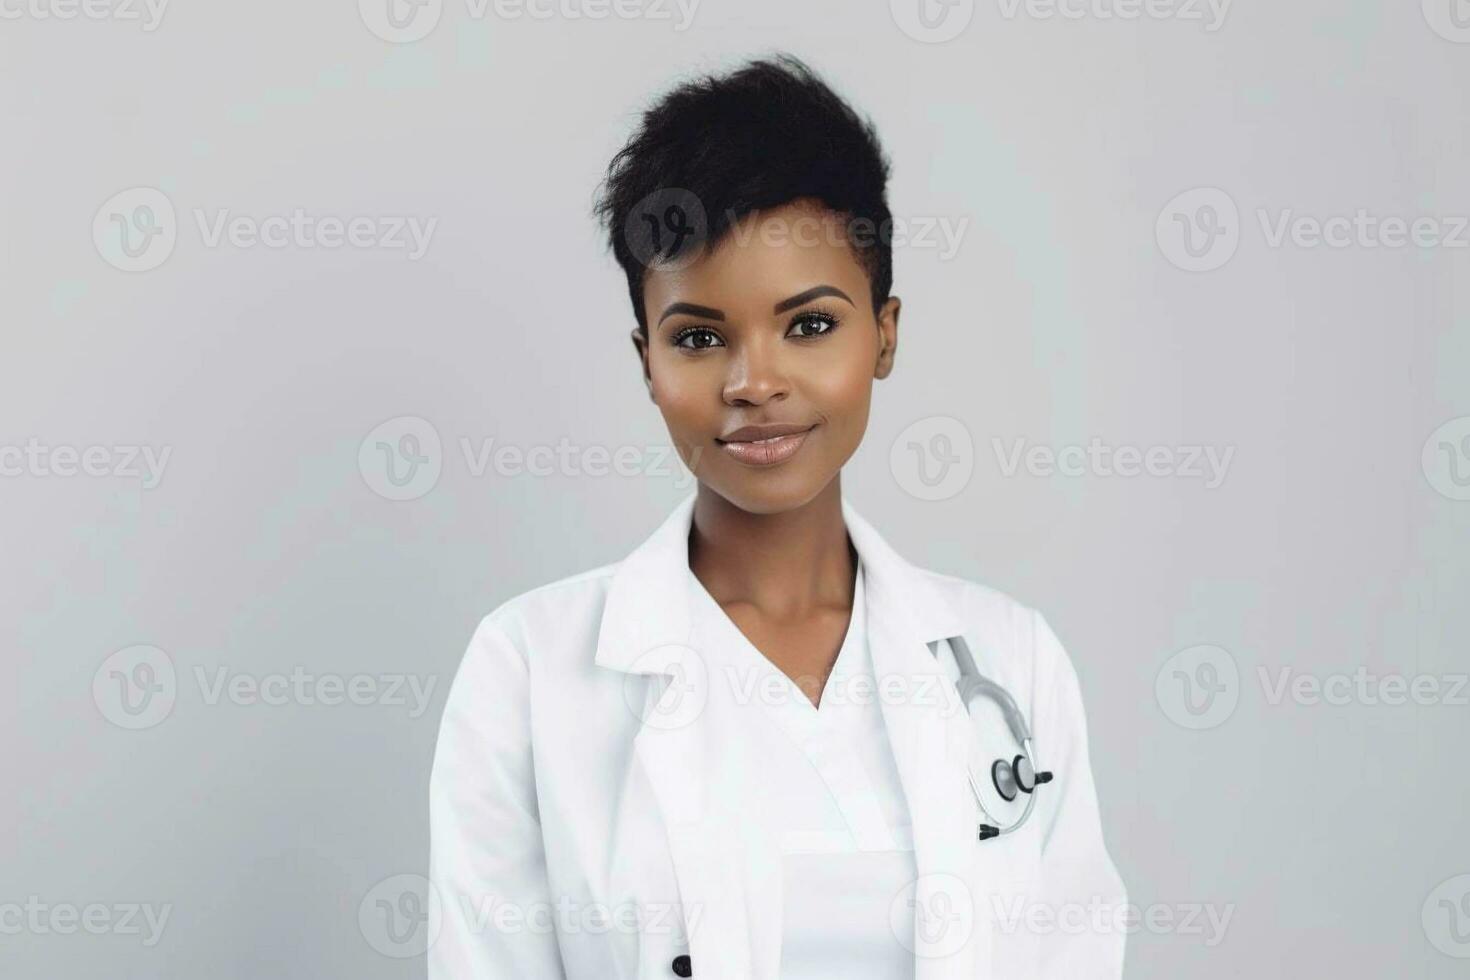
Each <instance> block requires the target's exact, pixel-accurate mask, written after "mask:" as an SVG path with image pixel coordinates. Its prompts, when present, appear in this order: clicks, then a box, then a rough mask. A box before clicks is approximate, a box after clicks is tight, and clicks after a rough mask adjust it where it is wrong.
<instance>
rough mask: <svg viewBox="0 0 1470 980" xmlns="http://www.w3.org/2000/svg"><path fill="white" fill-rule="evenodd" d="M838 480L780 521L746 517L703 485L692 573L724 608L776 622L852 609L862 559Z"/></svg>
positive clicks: (693, 540) (692, 548)
mask: <svg viewBox="0 0 1470 980" xmlns="http://www.w3.org/2000/svg"><path fill="white" fill-rule="evenodd" d="M839 480H840V478H839V477H834V478H833V479H832V481H831V482H830V483H828V484H827V486H825V487H824V488H822V491H821V492H820V493H818V494H817V495H816V496H815V497H813V498H812V499H811V500H809V501H807V502H806V503H805V504H802V505H801V506H800V507H796V508H794V509H792V510H787V511H782V512H780V513H777V514H753V513H751V512H749V511H746V510H741V509H740V508H739V507H736V506H735V505H734V504H732V503H730V501H728V500H726V499H725V498H724V497H721V496H720V495H719V494H717V493H715V492H714V491H713V490H710V489H708V488H706V487H705V486H704V485H703V484H700V486H699V489H698V492H697V494H696V496H695V500H694V519H693V522H692V523H691V526H690V529H689V570H690V571H691V572H693V573H694V576H695V578H697V579H699V581H700V583H701V584H702V585H703V586H704V587H705V590H706V591H708V592H709V594H710V595H711V596H713V597H714V599H715V601H716V602H718V603H720V604H721V605H725V604H727V603H732V602H736V603H748V604H750V605H753V606H755V607H756V608H757V609H759V610H760V611H761V613H763V614H764V615H766V616H768V617H770V618H772V619H776V620H785V619H801V618H803V617H805V616H807V615H809V614H811V613H813V612H815V611H816V610H817V609H818V608H819V607H827V608H831V607H832V606H839V607H845V608H851V606H852V597H853V587H854V582H855V578H856V574H857V552H856V550H855V549H854V548H853V547H852V543H851V541H850V540H849V539H848V536H847V527H846V525H845V524H844V523H843V520H842V488H841V484H840V482H839Z"/></svg>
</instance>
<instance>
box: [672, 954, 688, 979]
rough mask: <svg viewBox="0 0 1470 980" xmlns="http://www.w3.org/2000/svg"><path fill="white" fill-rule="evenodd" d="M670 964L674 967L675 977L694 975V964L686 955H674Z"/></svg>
mask: <svg viewBox="0 0 1470 980" xmlns="http://www.w3.org/2000/svg"><path fill="white" fill-rule="evenodd" d="M670 966H672V967H673V968H674V976H676V977H692V976H694V964H693V963H692V962H691V961H690V959H689V957H687V956H675V957H674V962H673V963H671V964H670Z"/></svg>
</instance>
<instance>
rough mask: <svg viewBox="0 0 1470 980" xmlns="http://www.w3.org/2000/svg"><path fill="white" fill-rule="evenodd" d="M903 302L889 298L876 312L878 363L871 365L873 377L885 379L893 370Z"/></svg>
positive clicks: (894, 297) (895, 297) (892, 297)
mask: <svg viewBox="0 0 1470 980" xmlns="http://www.w3.org/2000/svg"><path fill="white" fill-rule="evenodd" d="M902 306H903V301H902V300H900V299H899V298H898V297H897V296H890V297H888V300H887V301H886V302H885V303H884V304H883V308H882V309H881V310H879V311H878V361H877V363H876V364H874V365H873V377H875V378H886V377H888V374H889V372H891V371H892V370H893V358H894V355H895V354H897V353H898V314H899V312H900V309H901V308H902Z"/></svg>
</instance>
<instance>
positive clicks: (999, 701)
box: [930, 636, 1052, 841]
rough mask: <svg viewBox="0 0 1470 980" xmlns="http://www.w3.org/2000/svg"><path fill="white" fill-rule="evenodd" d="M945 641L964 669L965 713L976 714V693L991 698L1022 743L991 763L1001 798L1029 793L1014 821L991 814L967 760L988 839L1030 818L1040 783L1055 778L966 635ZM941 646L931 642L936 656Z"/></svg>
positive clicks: (1016, 708)
mask: <svg viewBox="0 0 1470 980" xmlns="http://www.w3.org/2000/svg"><path fill="white" fill-rule="evenodd" d="M945 642H947V643H948V644H949V649H950V652H951V653H953V654H954V661H955V666H957V667H958V668H959V671H960V679H959V680H958V681H956V682H955V689H956V690H957V691H958V692H959V695H960V701H961V703H963V704H964V706H965V713H966V714H967V715H968V714H972V712H971V709H970V704H971V702H973V701H974V699H975V698H976V697H987V698H989V699H990V700H991V701H993V702H994V703H995V704H996V706H997V707H999V708H1000V711H1001V714H1003V715H1005V719H1006V725H1007V727H1009V728H1010V730H1011V735H1012V736H1013V737H1014V738H1015V740H1016V744H1018V745H1019V746H1020V747H1021V753H1020V754H1019V755H1016V756H1014V757H1012V758H1010V759H1004V758H1001V759H996V760H995V761H994V762H993V763H992V764H991V766H990V784H991V786H993V787H994V788H995V792H996V793H997V794H998V795H999V796H1000V798H1001V799H1003V800H1005V801H1006V802H1007V803H1012V802H1014V801H1015V800H1016V798H1017V797H1018V796H1021V795H1022V794H1024V795H1025V796H1026V808H1025V809H1024V810H1023V811H1022V812H1021V816H1020V817H1018V818H1017V819H1016V821H1015V822H1014V823H1011V824H1003V823H1002V822H1001V821H999V820H997V819H995V817H993V816H991V814H990V810H989V809H987V808H986V806H985V798H984V794H983V793H981V791H980V786H981V783H980V782H979V781H977V780H976V778H975V770H974V768H973V767H972V766H971V765H970V764H969V762H968V761H967V762H966V763H965V775H966V777H967V778H968V779H969V781H970V790H971V792H973V793H974V794H975V803H976V805H978V806H979V807H980V816H981V821H980V831H979V839H980V840H982V841H984V840H990V839H991V838H993V837H1000V836H1002V835H1003V834H1011V833H1015V832H1016V831H1017V830H1019V829H1020V828H1021V827H1022V825H1024V824H1025V823H1026V821H1027V820H1028V819H1029V818H1030V816H1031V811H1032V810H1034V809H1036V795H1035V793H1036V787H1038V786H1040V785H1042V784H1043V783H1049V782H1051V781H1052V774H1051V773H1049V772H1043V771H1039V770H1038V769H1037V767H1036V742H1035V740H1034V739H1033V738H1032V737H1031V729H1030V727H1029V726H1028V725H1027V724H1026V716H1025V715H1023V714H1022V713H1021V709H1020V707H1019V706H1018V705H1017V704H1016V699H1015V698H1013V697H1011V693H1010V692H1009V691H1007V690H1006V689H1005V688H1003V687H1001V686H1000V685H999V684H997V683H996V682H995V681H993V680H991V679H990V678H988V677H986V676H985V675H984V674H982V673H980V668H978V667H976V666H975V658H974V657H972V656H971V655H970V646H969V644H968V643H966V642H965V638H964V637H963V636H951V637H950V638H949V639H948V640H946V641H945ZM938 648H939V641H938V640H935V641H934V642H933V644H931V645H930V652H932V653H934V655H935V656H936V657H937V656H938V655H939V653H938Z"/></svg>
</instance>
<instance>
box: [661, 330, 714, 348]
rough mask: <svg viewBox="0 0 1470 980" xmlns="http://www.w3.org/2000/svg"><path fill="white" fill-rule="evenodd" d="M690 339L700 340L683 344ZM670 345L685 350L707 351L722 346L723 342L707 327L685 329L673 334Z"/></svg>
mask: <svg viewBox="0 0 1470 980" xmlns="http://www.w3.org/2000/svg"><path fill="white" fill-rule="evenodd" d="M690 337H698V338H700V340H699V341H697V342H696V343H693V344H686V343H684V341H685V340H687V339H688V338H690ZM670 343H672V344H673V345H674V346H675V347H682V348H684V349H685V350H708V349H709V348H711V347H720V346H723V345H724V342H723V341H722V340H720V335H719V334H717V333H715V332H714V331H713V330H711V329H710V328H709V327H685V328H684V329H683V330H680V331H679V332H678V333H676V334H674V337H673V339H672V340H671V341H670Z"/></svg>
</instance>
